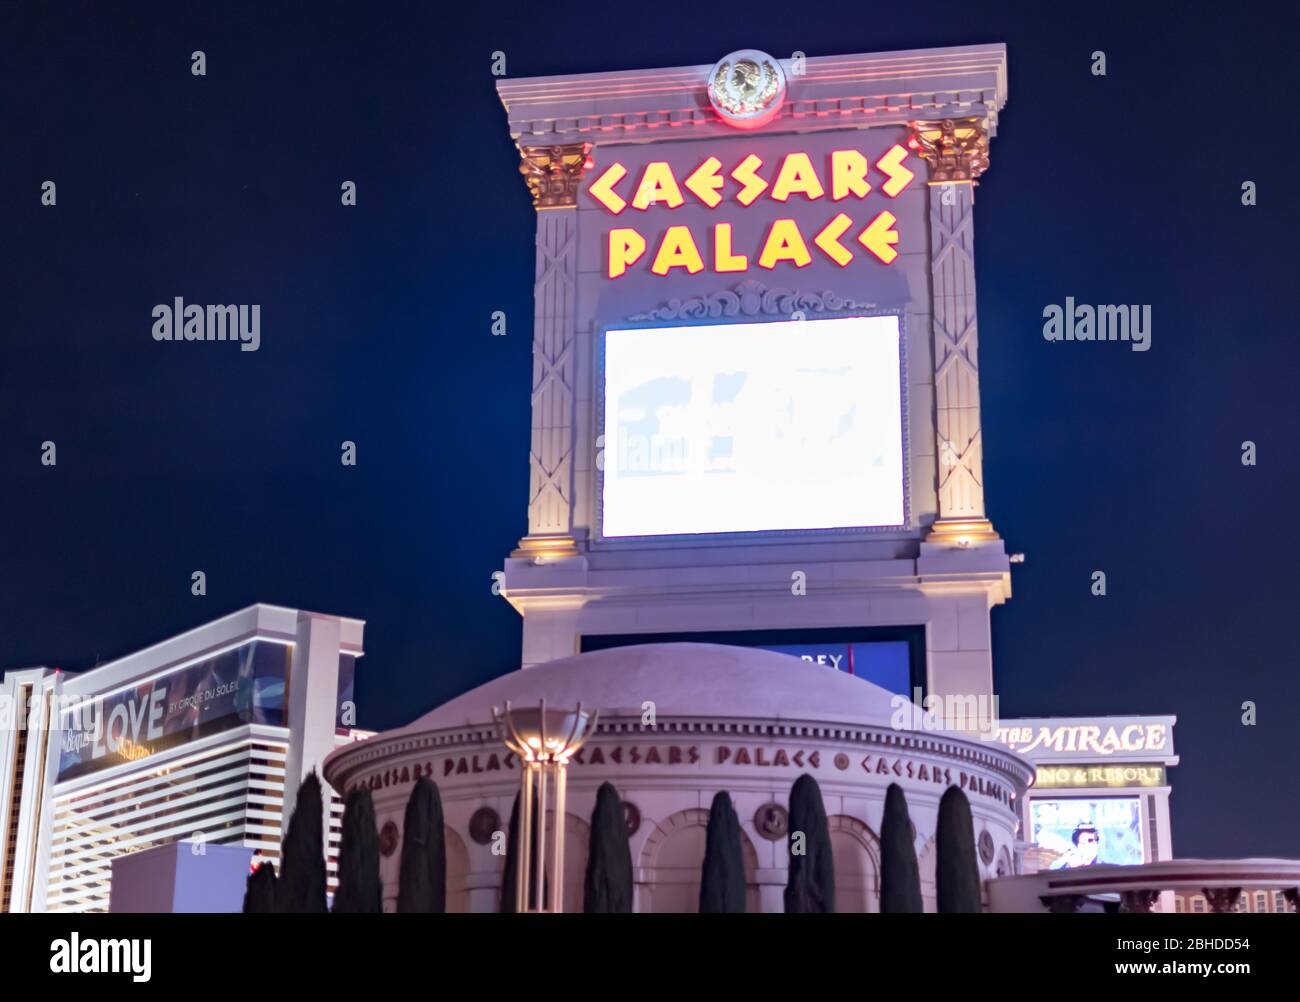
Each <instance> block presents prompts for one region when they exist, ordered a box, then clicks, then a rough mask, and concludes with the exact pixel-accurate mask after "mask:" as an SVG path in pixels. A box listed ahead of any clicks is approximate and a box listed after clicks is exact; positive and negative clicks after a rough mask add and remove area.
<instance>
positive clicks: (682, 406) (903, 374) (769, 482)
mask: <svg viewBox="0 0 1300 1002" xmlns="http://www.w3.org/2000/svg"><path fill="white" fill-rule="evenodd" d="M497 88H498V91H499V93H500V97H501V100H502V102H503V103H504V104H505V107H506V109H507V112H508V117H509V124H510V133H511V136H512V137H513V138H514V140H515V142H516V143H517V145H518V148H519V153H520V157H521V162H520V172H521V173H522V174H523V177H524V180H525V181H526V183H527V186H528V190H529V192H530V193H531V195H532V199H533V205H534V207H535V208H536V210H537V267H536V284H535V291H534V295H535V304H536V305H535V312H534V333H533V385H532V439H531V446H530V449H529V457H528V458H529V467H530V486H529V501H528V533H527V535H526V536H524V537H523V538H522V539H521V540H520V541H519V545H518V548H517V549H516V550H515V551H514V552H513V553H511V554H510V556H509V557H508V559H507V560H506V562H505V569H504V575H503V576H501V578H500V581H501V591H502V594H504V595H505V597H506V598H507V599H508V601H509V602H510V603H511V604H512V605H513V606H514V607H515V608H516V609H517V610H518V611H519V612H520V613H521V614H522V615H523V617H524V623H523V663H524V665H525V666H527V665H535V664H538V663H540V662H544V661H549V660H551V659H554V658H559V657H565V656H568V655H572V654H574V653H577V652H579V651H581V650H586V649H593V648H594V647H596V646H601V645H605V646H609V645H613V644H616V643H619V642H622V640H620V638H624V639H628V640H630V639H631V638H640V639H642V640H644V639H647V638H656V639H664V640H668V639H674V638H677V637H689V638H691V639H707V636H708V635H717V636H719V637H722V636H725V637H726V638H727V640H726V642H728V643H741V644H744V643H746V640H745V637H746V636H747V635H751V636H754V637H759V636H773V635H776V634H780V635H781V636H782V637H783V638H786V639H789V638H790V637H796V638H797V639H803V638H805V637H806V638H808V639H809V642H810V643H813V642H815V640H816V638H817V637H819V636H826V637H829V636H836V637H841V638H842V637H843V636H847V635H848V634H847V633H846V632H845V631H854V630H856V631H859V632H860V635H861V637H862V638H864V639H869V638H870V637H872V636H874V635H881V636H885V635H891V634H890V632H889V631H891V630H893V631H898V630H900V629H907V630H911V631H913V632H912V633H911V636H913V637H914V638H916V639H915V641H914V646H916V648H917V650H916V652H915V653H914V655H913V660H914V663H915V664H916V665H919V669H917V670H914V672H913V682H914V683H916V684H919V685H922V686H924V688H925V690H926V691H927V693H929V694H933V695H937V696H945V695H959V696H963V697H967V696H972V695H973V696H990V695H992V693H993V672H992V658H991V652H990V639H989V612H990V609H991V608H992V607H993V606H994V605H998V604H1000V603H1002V602H1003V601H1005V600H1006V599H1007V598H1008V597H1009V595H1010V591H1011V583H1010V567H1009V558H1008V555H1007V553H1006V551H1005V549H1004V547H1003V543H1002V540H1001V538H1000V537H999V536H998V534H997V532H995V531H994V528H993V525H992V524H991V523H990V521H989V519H988V516H987V513H986V511H985V506H984V474H983V470H982V465H981V448H982V443H981V434H980V400H979V375H980V368H979V354H978V347H979V335H978V327H977V323H976V295H975V263H974V205H975V189H976V186H977V184H978V181H979V178H980V175H981V174H983V172H984V171H985V170H986V169H987V168H988V166H989V142H990V140H991V139H992V137H993V136H994V135H995V133H996V130H997V124H998V112H999V111H1000V109H1001V108H1002V107H1003V105H1004V104H1005V102H1006V96H1007V84H1006V52H1005V48H1004V47H1003V46H1001V45H980V46H966V47H960V48H948V49H928V50H924V51H916V52H892V53H883V54H873V55H852V56H826V57H809V58H805V57H803V56H802V55H801V54H797V53H796V54H795V56H794V57H793V58H790V59H777V58H775V57H773V56H771V55H768V54H766V53H763V52H757V51H753V50H741V51H738V52H733V53H731V54H729V55H727V56H726V57H724V58H723V59H721V60H719V61H718V62H717V63H716V64H715V65H713V66H711V67H710V66H683V67H673V68H668V69H652V70H642V71H633V72H619V73H616V74H614V73H611V74H582V75H576V76H552V77H544V78H531V79H520V80H508V81H502V82H500V83H498V85H497ZM836 631H838V632H836ZM873 631H874V633H873Z"/></svg>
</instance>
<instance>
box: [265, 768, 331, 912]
mask: <svg viewBox="0 0 1300 1002" xmlns="http://www.w3.org/2000/svg"><path fill="white" fill-rule="evenodd" d="M324 815H325V806H324V800H323V798H322V797H321V786H320V779H319V778H317V776H316V773H315V771H312V772H311V773H309V774H308V775H307V778H306V779H304V780H303V781H302V783H301V784H300V785H299V787H298V797H297V801H296V802H295V803H294V806H293V814H292V815H291V816H290V817H289V830H288V831H287V832H285V835H284V841H283V842H282V843H281V846H280V877H279V879H278V880H276V882H275V910H276V911H277V912H312V913H314V912H324V911H328V907H327V905H326V902H325V839H324Z"/></svg>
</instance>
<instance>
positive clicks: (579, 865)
mask: <svg viewBox="0 0 1300 1002" xmlns="http://www.w3.org/2000/svg"><path fill="white" fill-rule="evenodd" d="M546 837H547V839H548V840H549V839H552V838H554V837H555V812H554V811H547V812H546ZM590 845H591V825H590V824H588V823H587V822H586V821H584V820H583V819H582V818H580V817H578V816H577V815H576V814H570V813H569V812H568V811H565V812H564V898H563V902H564V910H565V911H566V912H581V911H582V896H583V895H582V885H583V883H584V882H585V881H586V878H587V849H588V847H589V846H590Z"/></svg>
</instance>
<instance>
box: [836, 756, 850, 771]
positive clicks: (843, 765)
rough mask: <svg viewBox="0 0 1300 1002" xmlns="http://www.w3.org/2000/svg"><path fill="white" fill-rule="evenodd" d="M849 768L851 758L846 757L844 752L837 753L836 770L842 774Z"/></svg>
mask: <svg viewBox="0 0 1300 1002" xmlns="http://www.w3.org/2000/svg"><path fill="white" fill-rule="evenodd" d="M848 767H849V757H848V756H847V755H845V754H844V753H843V752H837V753H836V754H835V768H836V769H838V770H840V772H843V771H844V770H845V769H847V768H848Z"/></svg>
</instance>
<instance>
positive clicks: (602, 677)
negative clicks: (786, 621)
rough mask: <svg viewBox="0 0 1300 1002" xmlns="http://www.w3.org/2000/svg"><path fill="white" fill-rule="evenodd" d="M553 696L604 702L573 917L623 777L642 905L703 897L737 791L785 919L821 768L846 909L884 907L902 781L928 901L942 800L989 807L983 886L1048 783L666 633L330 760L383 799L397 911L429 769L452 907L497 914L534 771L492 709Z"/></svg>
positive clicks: (821, 686)
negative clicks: (795, 838)
mask: <svg viewBox="0 0 1300 1002" xmlns="http://www.w3.org/2000/svg"><path fill="white" fill-rule="evenodd" d="M543 698H545V699H546V701H547V705H554V706H570V707H571V706H576V705H577V704H578V703H579V702H581V703H582V704H583V706H584V707H585V706H591V707H599V709H600V720H599V723H598V724H597V726H596V729H595V731H594V733H593V734H592V735H591V736H590V738H589V739H588V741H587V743H586V745H585V746H584V747H583V748H582V750H581V751H580V752H578V754H576V755H575V756H574V758H573V761H572V763H571V764H570V766H569V770H568V773H569V776H568V810H567V815H566V823H565V831H566V836H565V838H566V846H565V855H564V860H565V865H564V910H565V911H581V910H582V879H583V874H584V871H585V867H586V858H587V847H588V839H589V835H590V826H589V821H590V817H591V811H592V808H593V807H594V805H595V797H596V790H597V789H598V788H599V786H600V784H601V783H603V782H606V781H608V782H611V783H613V784H614V786H615V787H616V788H617V789H618V791H619V794H620V796H621V797H622V798H623V800H624V802H625V804H626V805H627V815H628V817H627V821H628V831H629V832H630V840H631V851H632V865H633V868H634V880H635V884H636V888H635V907H636V909H637V910H638V911H653V912H680V911H694V910H695V909H696V908H697V906H698V894H699V881H700V866H701V863H702V862H703V859H704V833H705V825H706V824H707V821H708V808H709V804H710V802H711V801H712V799H713V796H714V794H716V793H717V792H718V791H719V790H725V791H727V792H728V793H730V795H731V798H732V800H733V802H734V803H735V807H736V812H737V814H738V815H739V817H740V821H741V828H742V833H743V836H744V837H743V851H744V855H745V871H746V878H747V882H748V885H749V910H751V911H769V912H770V911H781V910H783V890H784V887H785V883H786V858H787V855H786V854H787V852H788V847H787V846H788V840H787V834H788V832H787V815H786V811H787V804H788V798H789V793H790V787H791V785H792V784H793V783H794V781H795V779H797V778H798V777H799V776H800V775H801V774H803V773H808V774H809V775H811V776H813V777H814V778H815V779H816V780H817V782H818V784H819V785H820V787H821V790H822V796H823V800H824V802H825V806H826V813H827V816H828V818H829V822H830V830H831V843H832V850H833V853H834V857H835V874H836V897H837V902H836V905H837V908H838V910H841V911H875V910H877V909H878V907H879V904H878V903H879V876H880V847H879V843H878V839H877V833H878V832H879V831H880V823H881V817H882V814H883V811H884V800H885V790H886V789H887V788H888V786H889V784H890V783H897V784H899V786H901V787H902V788H903V790H904V792H905V793H906V795H907V801H908V806H909V811H910V815H911V819H912V823H913V825H914V827H915V829H916V852H917V856H918V857H919V860H920V865H921V880H922V890H923V894H924V897H925V901H926V906H927V908H929V909H931V910H932V909H933V908H934V862H935V856H934V835H935V827H936V821H937V814H938V805H939V798H940V797H941V796H942V795H943V792H944V791H945V790H946V789H947V788H948V787H949V786H958V787H960V788H962V789H963V790H965V792H966V795H967V797H968V798H969V799H970V804H971V810H972V814H973V816H974V823H975V837H976V842H977V846H978V848H979V852H980V858H981V863H980V875H981V877H983V878H989V877H993V876H996V875H999V874H1009V873H1012V872H1014V865H1015V864H1014V846H1015V842H1016V838H1017V832H1016V827H1017V817H1016V810H1015V804H1016V802H1017V801H1018V799H1019V798H1021V797H1022V796H1023V795H1024V792H1025V788H1026V786H1027V784H1028V783H1029V782H1030V780H1031V777H1032V776H1033V769H1032V767H1031V766H1030V764H1029V763H1028V762H1027V761H1025V760H1024V759H1022V758H1021V757H1020V756H1018V755H1016V754H1014V753H1013V752H1010V751H1008V750H1007V749H1005V748H1004V747H1002V746H1000V745H998V744H996V743H993V742H985V741H982V740H980V739H979V738H975V737H970V736H967V735H964V734H955V733H951V732H947V731H928V730H906V729H900V728H899V727H897V726H895V725H896V724H897V722H898V721H899V720H900V719H901V720H904V721H906V720H908V719H910V718H909V713H908V710H910V707H911V704H908V703H906V702H905V701H903V700H901V698H900V697H895V696H893V695H892V694H891V693H888V692H886V691H885V690H884V689H881V688H879V687H877V686H875V685H872V684H871V683H869V682H866V681H864V680H862V679H857V678H853V677H851V676H849V675H845V674H843V673H840V672H837V671H834V670H833V669H829V668H825V667H821V666H818V665H812V664H809V663H807V662H805V661H802V660H800V659H798V658H795V657H790V656H788V655H784V654H777V653H773V652H771V651H762V650H755V649H750V648H740V647H725V646H720V645H713V644H647V645H642V646H631V647H620V648H614V649H610V650H604V651H596V652H592V653H588V654H580V655H577V656H575V657H570V658H563V659H560V660H557V661H551V662H548V663H546V664H543V665H538V666H535V667H532V668H528V669H527V670H520V671H516V672H512V673H510V674H508V675H504V676H502V677H500V678H497V679H494V680H493V681H491V682H488V683H486V684H485V685H482V686H479V687H478V688H477V689H474V690H472V691H470V692H468V693H465V694H464V695H462V696H460V697H458V698H456V699H453V700H451V701H450V702H449V703H446V704H444V705H443V706H441V707H439V708H438V709H436V710H434V711H432V712H431V713H428V714H426V715H425V716H423V717H421V718H420V719H418V720H416V721H415V722H414V723H412V724H411V725H410V726H408V727H404V728H401V729H399V730H395V731H389V732H387V733H383V734H379V735H377V736H376V737H373V738H371V739H369V740H367V741H362V742H357V743H355V744H352V745H350V746H348V747H345V748H340V749H338V750H336V751H335V752H333V753H332V754H331V755H330V756H329V758H328V759H326V762H325V776H326V778H327V779H328V781H329V782H330V783H331V784H333V786H334V788H335V789H336V790H338V791H340V793H344V792H345V791H347V790H351V789H354V788H356V787H366V788H368V789H370V790H371V791H373V795H374V798H375V813H376V819H377V821H378V824H379V826H380V843H381V846H382V849H383V852H384V855H383V857H382V860H381V867H382V876H383V880H384V898H385V907H386V908H388V909H391V908H392V907H393V904H394V902H395V900H396V896H397V877H398V864H399V860H400V855H401V854H400V847H401V825H402V820H403V811H404V809H405V806H406V800H407V798H408V796H409V795H410V791H411V787H412V785H413V784H414V783H415V781H416V780H417V779H418V778H419V777H421V776H430V777H431V778H433V779H434V780H435V781H436V782H437V784H438V787H439V789H440V791H441V794H442V800H443V806H444V810H445V815H446V835H447V869H448V893H449V902H448V907H449V910H452V911H495V910H497V908H498V906H499V898H500V887H501V876H502V870H503V868H504V863H505V856H504V846H505V833H506V831H507V829H508V825H509V820H510V812H511V805H512V803H513V801H514V798H515V794H516V791H517V790H518V789H519V771H518V770H519V765H518V762H517V761H516V760H515V759H514V756H513V755H511V754H510V753H508V752H507V751H506V750H505V748H504V747H503V746H502V744H501V741H500V738H499V736H498V733H497V729H496V727H495V726H494V725H493V718H492V708H493V706H501V705H503V704H504V703H505V701H506V700H510V701H511V702H512V703H513V704H515V705H527V704H536V703H537V702H538V701H539V700H541V699H543ZM551 823H552V824H553V819H552V821H551ZM494 850H496V851H494ZM498 853H500V854H498Z"/></svg>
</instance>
